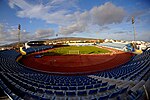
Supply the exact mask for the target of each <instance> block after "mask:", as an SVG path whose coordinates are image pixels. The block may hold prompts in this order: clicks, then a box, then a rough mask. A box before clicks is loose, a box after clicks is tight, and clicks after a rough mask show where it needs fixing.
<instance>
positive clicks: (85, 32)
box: [0, 0, 150, 45]
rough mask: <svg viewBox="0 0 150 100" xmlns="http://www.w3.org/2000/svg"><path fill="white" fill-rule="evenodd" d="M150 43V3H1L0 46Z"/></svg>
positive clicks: (24, 0)
mask: <svg viewBox="0 0 150 100" xmlns="http://www.w3.org/2000/svg"><path fill="white" fill-rule="evenodd" d="M132 17H134V27H135V33H136V37H135V39H136V40H142V41H150V24H149V23H150V1H149V0H0V45H4V44H9V43H13V42H17V41H18V24H20V25H21V31H20V33H21V41H30V40H42V39H51V38H59V37H85V38H96V39H106V38H107V39H116V40H133V39H134V31H133V24H132Z"/></svg>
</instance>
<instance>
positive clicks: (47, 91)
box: [45, 89, 54, 95]
mask: <svg viewBox="0 0 150 100" xmlns="http://www.w3.org/2000/svg"><path fill="white" fill-rule="evenodd" d="M45 93H46V94H48V95H53V94H54V92H53V91H52V90H49V89H47V90H45Z"/></svg>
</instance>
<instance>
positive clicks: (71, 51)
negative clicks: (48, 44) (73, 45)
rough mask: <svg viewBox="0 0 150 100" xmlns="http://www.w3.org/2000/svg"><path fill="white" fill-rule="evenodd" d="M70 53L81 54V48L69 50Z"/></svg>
mask: <svg viewBox="0 0 150 100" xmlns="http://www.w3.org/2000/svg"><path fill="white" fill-rule="evenodd" d="M68 54H80V51H79V50H69V51H68Z"/></svg>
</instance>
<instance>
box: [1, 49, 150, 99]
mask: <svg viewBox="0 0 150 100" xmlns="http://www.w3.org/2000/svg"><path fill="white" fill-rule="evenodd" d="M49 48H52V47H51V46H42V47H37V48H34V49H33V48H29V49H25V50H24V51H26V53H27V54H30V53H34V52H38V51H41V50H46V49H49ZM149 55H150V50H147V51H145V52H144V53H142V54H140V55H137V56H134V57H133V58H132V59H131V60H130V61H129V62H127V63H125V64H123V65H120V66H119V67H116V68H114V69H110V70H107V71H102V72H98V73H95V74H90V75H77V76H73V75H72V76H69V75H68V76H66V75H51V74H48V73H43V72H40V71H35V70H32V69H29V68H27V67H26V66H24V65H21V64H19V63H18V62H17V61H16V59H17V58H18V57H19V56H21V54H20V53H18V52H16V51H15V50H5V51H0V62H1V63H0V87H1V88H2V89H3V90H4V92H5V93H6V94H7V96H8V97H9V98H10V99H13V100H21V99H25V100H26V99H27V100H30V99H32V100H61V99H62V100H114V99H117V100H124V99H127V100H139V99H141V100H142V99H146V98H147V99H148V95H147V92H148V91H149V88H148V87H149V83H150V78H149V76H150V74H149V73H150V56H149ZM145 87H146V88H145Z"/></svg>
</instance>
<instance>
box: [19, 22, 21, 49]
mask: <svg viewBox="0 0 150 100" xmlns="http://www.w3.org/2000/svg"><path fill="white" fill-rule="evenodd" d="M20 30H21V25H20V24H19V25H18V48H19V47H20Z"/></svg>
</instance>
